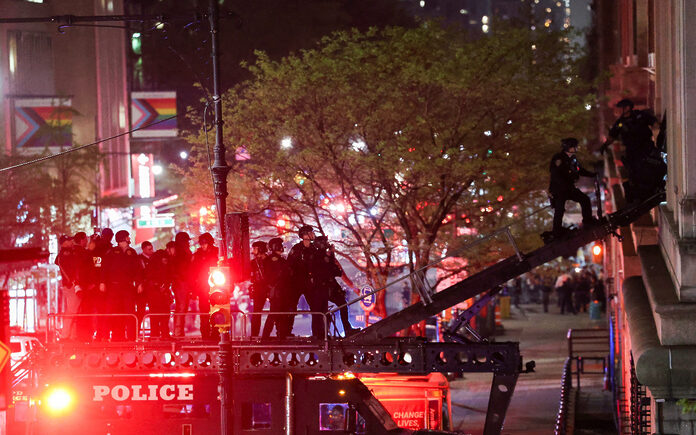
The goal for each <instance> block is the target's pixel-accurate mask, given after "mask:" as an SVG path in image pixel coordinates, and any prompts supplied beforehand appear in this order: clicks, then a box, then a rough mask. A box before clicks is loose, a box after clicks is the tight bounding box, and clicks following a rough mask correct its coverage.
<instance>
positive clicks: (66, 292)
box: [55, 235, 80, 340]
mask: <svg viewBox="0 0 696 435" xmlns="http://www.w3.org/2000/svg"><path fill="white" fill-rule="evenodd" d="M58 246H59V248H60V250H59V251H58V255H57V256H56V259H55V264H56V265H57V266H58V267H59V268H60V276H61V280H60V294H59V297H58V301H59V302H58V303H59V307H58V309H59V310H60V312H61V313H64V314H66V317H64V318H63V331H62V338H63V339H64V340H65V339H73V338H75V337H74V335H75V323H76V320H77V319H76V318H75V317H74V316H71V315H74V314H78V311H79V305H80V300H79V298H78V297H77V295H76V294H75V283H76V278H77V269H78V257H77V255H76V254H75V248H74V246H73V238H72V237H70V236H67V235H62V236H60V237H59V238H58Z"/></svg>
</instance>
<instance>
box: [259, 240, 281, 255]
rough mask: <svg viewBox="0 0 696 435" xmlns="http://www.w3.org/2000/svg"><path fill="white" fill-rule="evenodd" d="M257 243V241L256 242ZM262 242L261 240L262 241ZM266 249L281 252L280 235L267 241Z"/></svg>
mask: <svg viewBox="0 0 696 435" xmlns="http://www.w3.org/2000/svg"><path fill="white" fill-rule="evenodd" d="M256 243H259V242H256ZM262 243H263V242H262ZM268 250H269V251H271V252H277V251H280V252H283V239H281V238H280V237H274V238H272V239H271V240H269V241H268Z"/></svg>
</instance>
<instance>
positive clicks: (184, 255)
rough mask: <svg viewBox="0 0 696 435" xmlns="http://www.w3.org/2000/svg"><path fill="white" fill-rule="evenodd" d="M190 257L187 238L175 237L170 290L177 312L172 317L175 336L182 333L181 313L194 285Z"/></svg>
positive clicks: (184, 311) (186, 304)
mask: <svg viewBox="0 0 696 435" xmlns="http://www.w3.org/2000/svg"><path fill="white" fill-rule="evenodd" d="M179 234H182V233H179ZM179 234H177V236H178V235H179ZM187 237H188V235H187ZM180 240H181V241H180ZM192 257H193V254H192V253H191V249H190V248H189V245H188V239H187V240H186V241H185V242H184V241H183V238H181V239H177V240H176V251H175V253H174V256H173V257H172V259H171V263H172V268H171V271H172V290H173V291H174V301H175V311H176V314H177V316H175V317H174V335H176V336H183V335H184V325H185V324H186V318H185V316H184V315H183V314H185V313H186V312H187V311H188V305H189V297H190V292H191V290H192V289H193V286H194V282H193V281H194V279H193V274H192V273H191V272H192V269H191V265H192Z"/></svg>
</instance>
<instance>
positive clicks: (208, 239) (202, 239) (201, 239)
mask: <svg viewBox="0 0 696 435" xmlns="http://www.w3.org/2000/svg"><path fill="white" fill-rule="evenodd" d="M198 243H199V244H201V245H202V244H203V243H207V244H209V245H212V244H213V243H214V240H213V236H212V235H211V234H210V233H203V234H201V235H200V236H198Z"/></svg>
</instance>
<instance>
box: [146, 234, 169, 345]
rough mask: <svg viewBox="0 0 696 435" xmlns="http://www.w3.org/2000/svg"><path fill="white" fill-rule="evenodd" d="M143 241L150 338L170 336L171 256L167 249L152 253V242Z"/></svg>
mask: <svg viewBox="0 0 696 435" xmlns="http://www.w3.org/2000/svg"><path fill="white" fill-rule="evenodd" d="M145 243H149V242H143V245H141V246H143V255H141V256H140V261H141V265H142V267H143V295H144V297H145V301H146V302H147V307H148V309H149V313H150V338H162V339H167V338H169V311H170V307H171V304H172V294H171V278H170V276H171V275H170V271H169V261H170V257H169V254H168V252H167V251H166V250H164V249H159V250H157V251H154V252H152V253H151V255H149V256H148V254H150V250H151V249H152V248H154V247H153V246H152V244H150V245H149V246H148V245H145Z"/></svg>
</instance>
